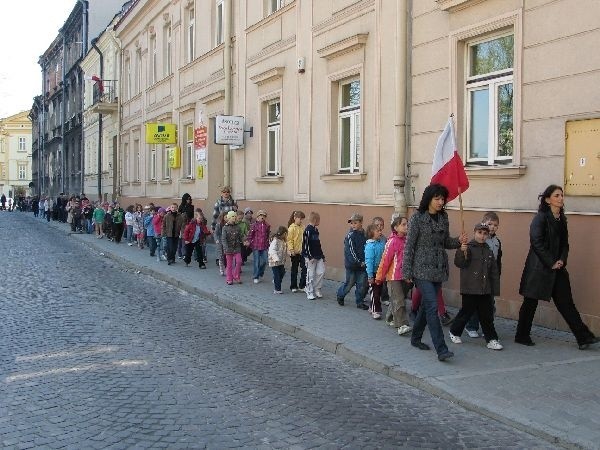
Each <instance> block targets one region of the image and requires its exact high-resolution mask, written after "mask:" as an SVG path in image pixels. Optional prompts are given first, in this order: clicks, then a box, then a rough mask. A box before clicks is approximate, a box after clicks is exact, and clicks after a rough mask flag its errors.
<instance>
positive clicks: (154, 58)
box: [150, 34, 158, 86]
mask: <svg viewBox="0 0 600 450" xmlns="http://www.w3.org/2000/svg"><path fill="white" fill-rule="evenodd" d="M157 71H158V54H157V51H156V34H153V35H151V36H150V86H152V85H153V84H155V83H156V82H157V81H158V73H157Z"/></svg>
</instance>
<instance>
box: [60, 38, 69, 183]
mask: <svg viewBox="0 0 600 450" xmlns="http://www.w3.org/2000/svg"><path fill="white" fill-rule="evenodd" d="M60 32H61V34H62V74H61V78H62V86H61V108H60V146H61V151H60V172H61V192H63V193H64V194H69V193H68V192H67V191H66V189H65V187H66V183H65V181H66V180H65V176H66V173H67V164H66V157H65V117H66V110H67V108H66V103H65V96H66V89H65V84H66V78H65V71H66V68H67V61H66V59H67V58H66V55H67V42H66V40H67V37H66V35H65V33H66V30H64V29H61V30H60Z"/></svg>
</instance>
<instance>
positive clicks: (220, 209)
mask: <svg viewBox="0 0 600 450" xmlns="http://www.w3.org/2000/svg"><path fill="white" fill-rule="evenodd" d="M237 210H238V204H237V202H236V201H235V200H234V199H233V197H232V196H231V188H230V187H229V186H223V188H222V189H221V196H220V197H219V199H218V200H217V201H216V202H215V206H214V208H213V221H212V229H213V231H214V230H215V227H216V226H217V219H218V218H219V214H221V213H225V214H227V213H228V212H229V211H237Z"/></svg>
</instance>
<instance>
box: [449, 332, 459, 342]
mask: <svg viewBox="0 0 600 450" xmlns="http://www.w3.org/2000/svg"><path fill="white" fill-rule="evenodd" d="M448 336H450V340H451V341H452V343H454V344H462V339H461V338H460V336H454V335H453V334H452V333H448Z"/></svg>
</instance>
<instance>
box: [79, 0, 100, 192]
mask: <svg viewBox="0 0 600 450" xmlns="http://www.w3.org/2000/svg"><path fill="white" fill-rule="evenodd" d="M78 1H79V3H81V7H82V12H81V14H82V22H83V26H82V38H81V41H82V44H81V47H82V48H81V50H82V51H81V56H82V57H83V56H85V55H86V54H87V52H88V2H87V0H78ZM101 79H103V78H102V77H101ZM81 81H83V80H81ZM80 92H81V93H83V89H80ZM80 100H81V101H80V111H81V114H82V116H83V95H82V96H81V99H80ZM84 146H85V143H84V141H83V119H82V120H81V142H80V143H79V151H80V153H81V161H80V164H81V165H80V168H81V171H80V176H81V193H82V194H83V193H84V189H85V179H84V178H85V177H84V174H85V149H84Z"/></svg>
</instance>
